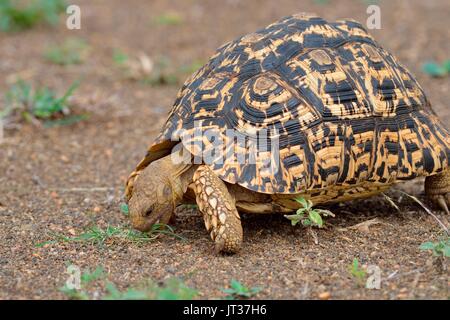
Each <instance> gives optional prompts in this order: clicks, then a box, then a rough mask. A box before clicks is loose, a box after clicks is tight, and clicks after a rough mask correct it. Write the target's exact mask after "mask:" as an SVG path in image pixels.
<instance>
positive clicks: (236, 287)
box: [222, 279, 261, 300]
mask: <svg viewBox="0 0 450 320" xmlns="http://www.w3.org/2000/svg"><path fill="white" fill-rule="evenodd" d="M222 291H223V292H224V293H226V294H227V296H226V299H228V300H234V299H249V298H251V297H253V296H255V295H256V294H257V293H258V292H260V291H261V288H259V287H253V288H248V287H246V286H244V285H243V284H242V283H240V282H239V281H237V280H234V279H232V280H231V281H230V287H229V288H227V289H222Z"/></svg>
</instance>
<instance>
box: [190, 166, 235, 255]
mask: <svg viewBox="0 0 450 320" xmlns="http://www.w3.org/2000/svg"><path fill="white" fill-rule="evenodd" d="M193 182H194V185H195V196H196V200H197V204H198V207H199V209H200V211H201V212H202V214H203V218H204V220H205V226H206V229H207V230H208V232H210V235H211V238H212V240H213V241H214V242H215V243H216V246H215V249H216V251H217V252H226V253H235V252H238V251H239V249H240V248H241V244H242V225H241V218H240V217H239V213H238V211H237V209H236V206H235V199H234V198H233V197H232V196H231V194H230V193H229V192H228V188H227V186H226V185H225V183H224V182H223V181H222V180H221V179H220V178H219V177H217V176H216V174H215V173H214V172H213V171H212V170H211V169H210V168H209V167H207V166H205V165H202V166H199V167H198V169H197V170H196V171H195V173H194V178H193Z"/></svg>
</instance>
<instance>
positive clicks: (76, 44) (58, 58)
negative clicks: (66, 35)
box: [44, 38, 89, 66]
mask: <svg viewBox="0 0 450 320" xmlns="http://www.w3.org/2000/svg"><path fill="white" fill-rule="evenodd" d="M88 51H89V45H88V44H87V42H86V40H84V39H80V38H70V39H67V40H65V41H64V42H63V43H62V44H61V45H54V46H52V47H50V48H49V49H48V50H47V51H46V52H45V54H44V57H45V58H46V59H47V60H48V61H50V62H52V63H55V64H59V65H63V66H64V65H71V64H81V63H83V62H84V60H85V59H86V57H87V54H88Z"/></svg>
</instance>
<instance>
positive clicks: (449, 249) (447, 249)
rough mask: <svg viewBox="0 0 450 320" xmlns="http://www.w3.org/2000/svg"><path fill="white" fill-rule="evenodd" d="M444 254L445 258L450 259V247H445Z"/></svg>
mask: <svg viewBox="0 0 450 320" xmlns="http://www.w3.org/2000/svg"><path fill="white" fill-rule="evenodd" d="M442 253H443V254H444V257H447V258H449V257H450V245H446V246H444V249H443V250H442Z"/></svg>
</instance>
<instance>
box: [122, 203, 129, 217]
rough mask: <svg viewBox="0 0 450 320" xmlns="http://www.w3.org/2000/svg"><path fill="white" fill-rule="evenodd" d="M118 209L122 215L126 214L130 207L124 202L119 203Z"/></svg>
mask: <svg viewBox="0 0 450 320" xmlns="http://www.w3.org/2000/svg"><path fill="white" fill-rule="evenodd" d="M120 211H121V212H122V213H123V215H124V216H128V215H129V214H130V209H129V208H128V205H127V204H126V203H121V204H120Z"/></svg>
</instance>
